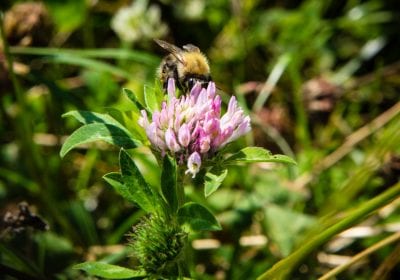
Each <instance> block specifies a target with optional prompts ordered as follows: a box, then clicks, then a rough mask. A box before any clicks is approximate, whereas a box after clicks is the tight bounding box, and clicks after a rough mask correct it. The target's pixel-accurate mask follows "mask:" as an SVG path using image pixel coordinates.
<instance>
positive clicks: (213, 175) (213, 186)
mask: <svg viewBox="0 0 400 280" xmlns="http://www.w3.org/2000/svg"><path fill="white" fill-rule="evenodd" d="M227 174H228V170H227V169H218V170H213V169H212V170H210V171H209V172H207V173H206V175H205V177H204V195H205V197H208V196H209V195H211V194H212V193H213V192H215V191H216V190H217V189H218V188H219V187H220V186H221V184H222V182H223V181H224V179H225V177H226V175H227Z"/></svg>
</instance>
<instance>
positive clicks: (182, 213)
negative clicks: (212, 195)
mask: <svg viewBox="0 0 400 280" xmlns="http://www.w3.org/2000/svg"><path fill="white" fill-rule="evenodd" d="M178 221H179V223H180V224H181V225H184V224H187V225H189V226H190V228H191V229H192V230H194V231H199V230H221V225H220V224H219V222H218V221H217V219H216V218H215V217H214V215H213V214H212V213H211V212H210V211H209V210H208V209H207V208H205V207H204V206H202V205H200V204H198V203H195V202H188V203H186V204H185V205H183V206H182V207H181V208H180V209H179V210H178Z"/></svg>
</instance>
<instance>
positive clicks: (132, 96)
mask: <svg viewBox="0 0 400 280" xmlns="http://www.w3.org/2000/svg"><path fill="white" fill-rule="evenodd" d="M122 91H123V93H124V94H125V95H126V97H128V98H129V100H130V101H132V102H133V104H134V105H135V106H136V108H137V109H138V110H146V111H147V112H149V111H148V110H147V109H146V108H145V107H144V106H143V105H142V103H140V102H139V100H138V99H137V97H136V95H135V94H134V93H133V91H131V90H130V89H127V88H123V89H122Z"/></svg>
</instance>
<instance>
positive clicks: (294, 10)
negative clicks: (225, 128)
mask: <svg viewBox="0 0 400 280" xmlns="http://www.w3.org/2000/svg"><path fill="white" fill-rule="evenodd" d="M22 3H24V4H27V3H28V2H24V1H7V0H6V1H2V2H1V4H0V7H1V8H2V10H3V12H4V13H5V17H4V24H3V25H4V38H6V39H7V42H8V44H4V42H3V44H1V47H0V98H1V102H0V104H1V105H0V123H1V126H0V142H1V147H0V154H1V156H0V212H1V216H4V215H5V214H6V212H10V213H14V214H15V213H16V212H17V211H18V210H17V205H18V203H19V202H21V201H27V202H28V203H29V204H30V205H31V210H32V212H35V213H38V215H40V216H41V217H42V218H43V219H44V220H45V221H46V222H47V223H48V225H49V230H47V231H43V232H42V231H40V230H35V229H32V228H29V229H28V230H26V231H22V232H20V233H14V232H13V231H12V230H11V228H10V226H9V224H7V223H6V222H4V221H3V227H2V230H1V241H0V242H1V243H0V270H3V271H5V272H6V275H8V276H6V279H15V278H17V279H18V278H27V277H30V278H31V279H54V278H57V279H80V278H85V277H87V276H86V274H84V273H83V272H80V271H79V270H74V269H72V268H71V267H72V265H73V264H76V263H79V262H82V261H91V260H101V261H104V262H107V263H110V264H120V265H125V266H134V265H135V260H134V259H132V258H127V256H130V255H131V252H130V250H131V249H130V248H129V247H126V246H123V245H125V244H126V243H127V240H128V236H127V235H126V234H127V233H129V232H130V231H131V228H132V226H133V225H135V224H136V223H137V221H138V219H139V218H140V217H141V216H142V214H143V213H142V212H141V211H138V208H137V207H135V206H134V205H132V204H130V203H128V202H126V201H124V200H123V199H122V198H121V197H120V196H119V195H118V194H116V193H115V192H114V191H113V189H112V188H111V187H110V186H109V185H108V184H107V183H106V182H105V181H104V180H103V179H102V176H103V175H104V174H106V173H109V172H113V171H118V151H117V150H116V149H115V148H113V147H111V146H109V145H107V144H104V143H97V144H96V145H84V146H82V148H81V149H78V150H73V151H71V152H70V153H69V154H68V155H67V156H66V157H65V158H64V159H61V158H60V155H59V153H60V147H61V143H62V142H63V140H64V139H65V136H66V135H69V134H71V132H72V131H74V130H75V129H76V128H78V127H79V123H78V122H76V121H74V120H73V119H72V118H62V114H63V113H65V112H68V111H71V110H88V111H96V112H102V113H109V114H111V115H112V116H114V117H116V118H118V117H120V116H118V113H117V111H116V110H114V108H117V109H119V110H122V111H124V110H129V106H132V105H131V103H129V100H128V99H127V98H126V96H125V95H124V94H123V93H122V88H123V87H125V88H128V89H130V90H132V91H133V92H134V93H135V94H136V95H137V97H138V98H139V99H140V98H143V88H145V90H146V87H147V88H148V87H150V88H151V87H152V86H153V84H154V79H155V75H154V73H155V70H156V67H157V66H158V64H159V62H160V58H161V57H162V56H163V55H164V54H165V53H164V52H163V50H161V49H160V48H159V47H158V46H157V45H156V44H155V43H154V42H153V41H152V38H154V37H161V38H163V39H165V40H167V41H169V42H172V43H175V44H176V45H178V46H181V45H183V44H186V43H193V44H195V45H198V46H199V47H200V48H201V49H202V50H203V51H204V53H205V54H206V55H207V56H208V57H209V59H210V65H211V69H212V76H213V79H214V80H215V81H216V83H217V85H218V86H219V88H220V89H221V90H222V94H223V95H224V97H225V101H226V100H228V97H229V95H230V94H235V95H237V97H238V99H239V100H240V102H241V103H242V106H244V107H245V108H247V110H248V113H249V114H250V115H251V117H252V121H253V124H252V126H253V134H252V135H251V136H250V137H248V138H246V139H243V140H242V142H241V143H240V144H238V148H239V146H245V145H250V144H251V145H256V146H263V147H265V148H267V149H270V150H271V151H273V152H274V153H282V154H286V155H289V156H291V157H293V158H294V159H295V160H296V161H297V163H298V166H297V167H293V166H283V165H274V166H271V165H265V164H256V163H255V164H252V165H249V166H243V167H240V168H239V167H232V168H231V169H230V170H229V173H228V176H227V178H226V179H225V181H224V183H223V186H222V187H221V188H220V189H219V190H218V191H217V192H215V193H213V194H212V195H211V196H210V197H208V198H207V200H205V198H204V195H203V189H202V188H200V187H199V186H196V182H194V184H192V185H190V186H187V188H186V190H187V193H188V194H189V196H190V198H191V200H193V201H198V202H201V203H203V204H206V205H207V206H208V208H209V209H211V210H212V211H213V212H214V213H215V214H217V217H218V219H219V221H220V222H221V224H222V227H223V230H222V231H220V232H215V233H212V234H210V233H209V234H203V235H196V236H191V238H192V239H193V241H192V245H193V247H194V249H195V250H194V251H193V265H192V274H193V276H194V278H196V279H255V278H257V277H259V276H260V275H262V274H263V273H264V272H266V271H267V270H269V269H271V267H272V266H273V265H274V264H277V263H278V261H279V260H283V261H282V262H279V263H278V265H277V266H275V267H274V268H272V269H271V270H269V271H268V273H267V274H265V275H264V277H265V278H264V279H274V277H277V278H279V277H280V276H284V275H286V276H287V275H288V273H290V275H291V276H290V279H316V278H318V277H320V276H321V275H323V274H325V273H326V272H327V271H329V270H330V269H331V268H332V267H334V266H337V265H338V264H341V263H346V262H348V261H353V260H355V259H354V258H353V259H352V257H353V256H355V255H356V254H358V253H360V252H361V253H364V254H365V255H364V256H365V257H364V258H362V260H361V261H360V262H357V263H355V264H354V265H352V266H350V267H346V268H344V269H343V271H342V272H341V274H340V276H339V278H340V279H385V277H387V279H390V278H391V279H395V278H396V277H398V276H399V274H400V270H399V266H398V265H397V267H396V264H397V262H398V259H399V258H398V252H399V250H400V249H399V245H395V243H394V242H396V241H398V235H396V232H398V231H399V228H400V212H399V209H398V206H399V200H398V199H396V198H397V197H398V195H399V192H400V191H399V184H398V180H399V176H400V175H399V174H400V154H399V145H398V143H399V141H400V127H399V126H400V125H399V124H400V119H399V118H400V117H399V112H400V103H399V90H400V82H399V81H400V63H399V59H400V53H399V51H398V50H399V49H400V37H399V36H398V30H399V26H400V25H399V18H400V17H399V13H400V6H399V4H398V3H397V1H383V0H382V1H379V0H365V1H360V0H358V1H356V0H353V1H352V0H349V1H317V0H303V1H300V0H299V1H257V0H246V1H236V0H231V1H226V0H218V1H203V0H195V1H186V0H181V1H169V0H161V1H135V5H136V6H135V7H136V8H135V9H133V10H134V12H132V11H131V16H132V20H131V21H128V22H129V24H130V25H129V26H128V25H126V24H125V25H123V24H122V26H125V29H124V31H125V32H124V33H121V31H118V27H117V26H118V24H117V23H120V24H121V22H122V23H124V21H123V20H122V19H119V21H118V18H117V16H116V15H117V14H118V11H119V10H120V9H121V8H122V7H124V6H126V5H129V4H130V2H129V1H125V0H119V1H106V0H99V1H77V0H65V1H53V0H46V1H43V2H35V3H36V5H33V4H32V3H30V4H27V5H33V6H27V8H25V13H24V12H23V11H24V9H22V10H23V11H19V12H17V11H16V8H15V5H16V4H22ZM38 3H41V4H38ZM13 7H14V8H13ZM157 7H158V8H157ZM26 11H28V12H27V13H26ZM150 11H151V12H150ZM28 15H29V16H28ZM133 19H134V20H133ZM160 26H163V28H162V29H163V30H161V28H157V27H160ZM128 31H129V32H130V33H128ZM161 31H162V32H161ZM126 33H128V34H126ZM132 38H133V39H132ZM7 45H9V49H8V48H7ZM10 59H11V60H12V61H10ZM10 62H13V68H12V70H11V68H10V67H9V64H10ZM118 119H120V118H118ZM124 122H125V123H124V124H125V125H126V126H127V127H129V125H130V123H131V125H133V124H135V123H136V122H137V120H135V119H124ZM130 153H131V155H132V156H133V158H134V159H135V162H136V163H137V165H138V166H139V167H140V169H141V171H142V172H143V173H144V174H146V176H145V177H146V179H147V180H148V183H149V184H150V185H153V186H156V185H157V183H158V182H159V179H160V176H161V174H160V170H159V169H158V168H157V165H156V161H155V159H154V158H151V157H149V153H148V151H147V150H146V149H141V148H138V149H134V150H130ZM349 228H350V229H349ZM346 229H349V230H348V231H346V232H343V231H344V230H346ZM336 234H339V235H336ZM393 234H394V235H393ZM393 236H394V237H393ZM386 237H392V239H391V240H390V244H391V245H388V246H385V247H382V248H381V247H379V246H377V245H379V244H380V243H378V242H379V241H381V240H385V239H384V238H386ZM368 249H369V250H370V251H371V252H370V253H368V251H365V250H368Z"/></svg>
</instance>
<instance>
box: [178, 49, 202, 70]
mask: <svg viewBox="0 0 400 280" xmlns="http://www.w3.org/2000/svg"><path fill="white" fill-rule="evenodd" d="M181 55H182V57H183V62H184V65H182V64H179V65H178V72H179V73H181V74H185V73H191V74H196V75H206V74H208V73H210V66H209V65H208V60H207V58H206V56H205V55H204V54H202V53H201V52H182V53H181Z"/></svg>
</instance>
